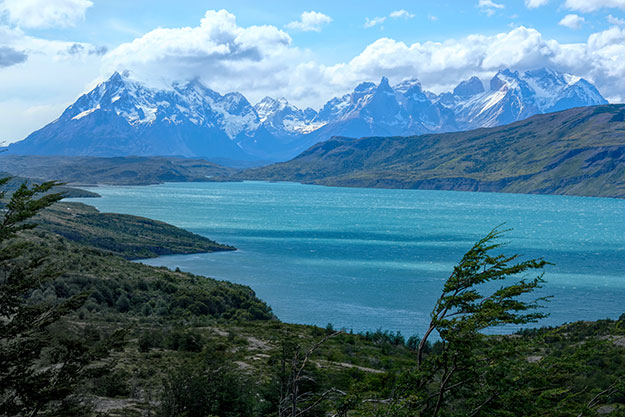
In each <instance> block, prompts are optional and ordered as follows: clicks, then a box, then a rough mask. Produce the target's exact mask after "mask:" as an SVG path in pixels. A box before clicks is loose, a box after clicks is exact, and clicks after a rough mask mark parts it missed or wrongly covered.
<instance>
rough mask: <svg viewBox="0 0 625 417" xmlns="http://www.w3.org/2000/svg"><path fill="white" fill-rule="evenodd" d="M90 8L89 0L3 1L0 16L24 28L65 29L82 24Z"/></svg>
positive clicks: (0, 4)
mask: <svg viewBox="0 0 625 417" xmlns="http://www.w3.org/2000/svg"><path fill="white" fill-rule="evenodd" d="M91 6H93V2H91V1H90V0H4V1H1V2H0V14H2V15H4V16H6V18H7V20H8V21H9V22H10V23H11V24H14V25H17V26H20V27H24V28H50V27H67V26H75V25H76V24H77V23H79V22H82V21H83V20H84V19H85V13H86V11H87V9H88V8H89V7H91Z"/></svg>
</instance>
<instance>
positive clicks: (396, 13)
mask: <svg viewBox="0 0 625 417" xmlns="http://www.w3.org/2000/svg"><path fill="white" fill-rule="evenodd" d="M389 16H390V17H391V18H393V19H400V18H404V19H412V18H413V17H415V15H414V14H413V13H409V12H408V11H407V10H404V9H401V10H395V11H394V12H391V14H390V15H389Z"/></svg>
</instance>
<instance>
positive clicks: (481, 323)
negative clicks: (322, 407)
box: [386, 229, 547, 416]
mask: <svg viewBox="0 0 625 417" xmlns="http://www.w3.org/2000/svg"><path fill="white" fill-rule="evenodd" d="M504 232H505V231H503V230H500V229H495V230H493V231H491V232H490V233H489V234H488V235H486V237H484V238H483V239H481V240H479V241H478V242H477V243H476V244H474V245H473V247H472V248H471V249H470V250H469V251H468V252H467V253H466V254H465V255H464V256H463V257H462V259H461V261H460V262H459V264H458V265H456V266H455V267H454V270H453V272H452V274H451V275H450V276H449V278H448V279H447V281H446V282H445V285H444V287H443V291H442V293H441V295H440V297H439V298H438V300H437V301H436V304H435V306H434V309H433V310H432V313H431V314H430V318H431V321H430V325H429V326H428V329H427V331H426V332H425V334H424V336H423V338H422V339H421V341H420V343H419V346H418V349H417V368H416V369H415V370H414V371H412V372H409V373H407V374H406V375H405V376H404V380H403V382H402V384H401V385H400V387H399V388H398V390H397V394H396V397H395V398H394V399H393V401H392V402H391V405H390V406H389V409H387V410H386V412H387V413H388V414H390V415H396V416H404V415H405V416H439V415H465V416H466V415H470V416H472V415H477V414H478V413H479V412H480V410H481V409H482V408H483V407H485V406H487V405H488V404H489V403H490V402H491V401H493V400H494V399H495V398H496V397H497V395H498V387H497V385H498V381H497V378H495V376H496V375H499V374H500V373H501V371H502V364H503V363H505V359H506V356H507V354H508V353H509V352H505V349H502V348H499V350H497V349H494V350H493V349H489V344H488V343H486V340H485V339H486V338H485V336H484V334H483V331H484V330H486V329H489V328H493V327H496V326H502V325H512V324H513V325H522V324H526V323H530V322H535V321H537V320H539V319H540V318H543V317H545V314H543V313H540V312H538V311H536V309H537V308H538V307H540V302H541V301H543V300H544V298H538V299H532V300H529V301H527V299H528V297H527V295H528V294H530V293H532V292H533V291H534V290H535V289H536V288H539V287H540V285H541V283H542V282H543V279H542V273H539V274H538V275H537V276H535V277H533V278H530V279H527V278H526V277H525V276H524V273H526V272H530V271H536V270H541V269H542V268H543V267H544V266H545V265H547V262H545V261H544V260H542V259H531V260H526V261H521V262H519V261H518V258H519V256H518V255H511V256H507V255H504V254H501V253H497V254H495V253H494V252H498V249H500V248H501V247H502V243H501V242H500V238H501V236H502V234H503V233H504ZM521 275H523V276H521ZM519 276H521V277H520V278H519ZM511 280H514V282H512V283H511ZM497 282H501V283H502V285H501V286H499V287H498V288H495V287H494V286H496V284H497ZM435 333H437V334H438V335H439V337H440V341H439V342H438V343H436V349H435V350H434V351H433V352H432V353H429V354H426V348H427V347H428V346H429V343H428V342H429V339H430V338H431V337H432V335H433V334H435ZM388 414H387V415H388Z"/></svg>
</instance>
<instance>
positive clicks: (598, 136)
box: [237, 105, 625, 198]
mask: <svg viewBox="0 0 625 417" xmlns="http://www.w3.org/2000/svg"><path fill="white" fill-rule="evenodd" d="M237 178H238V179H255V180H270V181H298V182H304V183H312V184H323V185H334V186H346V187H379V188H414V189H435V190H462V191H495V192H511V193H538V194H567V195H580V196H602V197H620V198H623V197H625V105H603V106H594V107H583V108H575V109H570V110H565V111H561V112H557V113H551V114H544V115H537V116H533V117H531V118H529V119H527V120H524V121H521V122H516V123H512V124H510V125H506V126H501V127H494V128H490V129H477V130H472V131H468V132H458V133H445V134H433V135H422V136H412V137H368V138H362V139H348V138H342V137H335V138H332V139H330V140H328V141H326V142H323V143H319V144H317V145H315V146H313V147H311V148H310V149H308V150H307V151H305V152H303V153H302V154H300V155H299V156H297V157H296V158H295V159H293V160H291V161H288V162H283V163H278V164H274V165H270V166H268V167H263V168H257V169H250V170H246V171H244V172H243V173H241V174H239V175H238V176H237Z"/></svg>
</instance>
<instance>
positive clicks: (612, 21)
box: [607, 14, 625, 26]
mask: <svg viewBox="0 0 625 417" xmlns="http://www.w3.org/2000/svg"><path fill="white" fill-rule="evenodd" d="M607 20H608V23H609V24H611V25H616V26H624V25H625V19H619V18H618V17H615V16H612V15H611V14H610V15H608V17H607Z"/></svg>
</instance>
